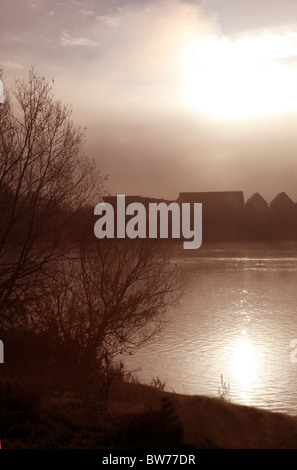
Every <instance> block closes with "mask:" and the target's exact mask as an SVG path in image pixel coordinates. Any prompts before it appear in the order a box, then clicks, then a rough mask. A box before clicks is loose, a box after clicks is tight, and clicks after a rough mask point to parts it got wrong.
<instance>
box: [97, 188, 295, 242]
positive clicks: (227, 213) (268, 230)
mask: <svg viewBox="0 0 297 470" xmlns="http://www.w3.org/2000/svg"><path fill="white" fill-rule="evenodd" d="M104 201H105V202H109V203H111V204H112V205H113V206H114V207H115V205H116V196H107V197H104ZM132 202H141V203H142V204H144V205H145V206H147V205H148V204H149V203H152V202H154V203H161V202H165V203H166V204H170V203H171V202H177V203H178V204H182V203H195V202H196V203H197V202H200V203H202V220H203V241H219V240H226V241H228V240H230V241H233V240H234V241H236V240H297V204H296V203H295V202H294V201H292V199H290V198H289V196H288V195H287V194H286V193H284V192H281V193H279V194H278V195H277V196H276V197H275V198H274V199H273V200H272V201H271V202H270V203H268V202H267V201H266V200H265V199H264V198H263V197H262V196H261V195H260V194H259V193H255V194H253V195H252V196H251V197H250V198H249V199H248V200H247V201H246V202H245V201H244V196H243V192H242V191H217V192H182V193H179V197H178V198H177V199H176V200H175V201H173V200H171V201H169V200H164V199H155V198H148V197H142V196H126V204H130V203H132ZM168 225H169V238H170V229H171V218H170V212H169V219H168Z"/></svg>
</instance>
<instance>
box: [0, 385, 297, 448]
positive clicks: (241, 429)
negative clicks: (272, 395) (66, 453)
mask: <svg viewBox="0 0 297 470" xmlns="http://www.w3.org/2000/svg"><path fill="white" fill-rule="evenodd" d="M98 390H99V384H98V383H97V382H96V380H88V381H87V380H86V381H85V382H84V383H83V384H82V385H80V386H79V387H77V386H76V387H67V386H63V387H59V388H58V387H56V386H52V387H50V386H49V385H48V384H45V383H44V382H43V383H41V382H40V381H38V380H36V379H35V380H34V381H32V380H26V381H24V380H22V381H21V382H17V381H11V380H10V381H9V380H8V381H4V380H3V381H2V382H1V401H0V417H1V421H0V423H1V424H0V438H1V441H2V448H10V449H12V448H14V449H15V448H36V449H40V448H86V449H92V448H93V449H94V448H95V449H96V448H105V449H116V448H121V449H133V448H134V449H136V448H140V449H149V448H160V449H170V448H171V449H191V448H196V449H201V448H226V449H227V448H233V449H234V448H251V449H256V448H297V418H296V417H290V416H288V415H284V414H281V413H272V412H269V411H265V410H260V409H256V408H252V407H247V406H241V405H236V404H233V403H230V402H226V401H224V400H222V399H219V398H209V397H204V396H186V395H178V394H173V393H167V392H164V391H161V390H158V389H157V388H154V387H150V386H146V385H142V384H131V383H125V382H123V381H117V380H115V381H114V382H113V383H112V386H111V390H110V396H109V400H108V403H107V405H106V406H105V405H104V403H103V401H102V398H101V396H100V393H99V392H98Z"/></svg>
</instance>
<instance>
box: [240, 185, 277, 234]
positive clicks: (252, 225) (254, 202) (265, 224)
mask: <svg viewBox="0 0 297 470" xmlns="http://www.w3.org/2000/svg"><path fill="white" fill-rule="evenodd" d="M245 210H246V233H247V237H248V238H251V239H264V240H265V239H269V238H271V237H272V231H271V216H270V208H269V205H268V203H267V201H265V199H264V198H263V197H262V196H261V194H259V193H254V194H253V195H252V196H251V197H250V198H249V199H248V200H247V202H246V204H245Z"/></svg>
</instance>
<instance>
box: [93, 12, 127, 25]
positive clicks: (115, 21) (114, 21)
mask: <svg viewBox="0 0 297 470" xmlns="http://www.w3.org/2000/svg"><path fill="white" fill-rule="evenodd" d="M96 19H97V20H99V21H101V22H102V23H105V24H106V25H108V26H113V27H115V26H119V25H120V24H121V23H122V21H121V19H120V18H117V17H116V16H110V15H101V16H100V15H99V16H96Z"/></svg>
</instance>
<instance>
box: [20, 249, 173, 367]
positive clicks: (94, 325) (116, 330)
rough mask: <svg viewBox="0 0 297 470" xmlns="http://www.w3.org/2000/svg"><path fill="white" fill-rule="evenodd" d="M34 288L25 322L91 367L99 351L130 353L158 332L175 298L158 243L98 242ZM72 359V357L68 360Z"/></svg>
mask: <svg viewBox="0 0 297 470" xmlns="http://www.w3.org/2000/svg"><path fill="white" fill-rule="evenodd" d="M60 268H61V269H60V271H59V272H57V271H55V273H53V276H52V278H51V279H48V280H47V282H46V283H44V285H43V286H41V285H40V286H39V287H38V288H37V291H35V294H34V296H33V302H31V303H30V302H29V304H28V313H29V318H30V320H29V321H30V323H31V324H32V325H34V326H35V327H36V329H37V330H39V331H47V332H49V334H50V336H52V337H53V338H55V342H56V343H57V344H58V343H62V344H64V345H65V346H66V348H67V346H68V347H69V348H70V349H71V347H74V349H75V351H76V352H77V354H78V355H77V357H76V361H77V362H78V363H80V364H81V365H83V366H85V367H88V368H89V367H92V366H94V365H95V363H96V360H97V359H100V355H101V354H102V351H106V350H108V351H109V350H110V349H112V354H113V356H114V355H116V354H119V353H132V352H133V351H134V350H135V349H136V348H139V347H140V346H142V345H143V344H145V343H146V342H147V341H149V340H150V339H151V338H153V337H155V335H156V334H157V333H158V332H160V331H161V329H162V327H163V325H164V323H165V321H166V317H165V312H166V310H167V308H168V307H169V306H171V305H175V304H176V302H177V301H178V299H179V296H180V288H181V281H180V277H179V274H178V272H177V271H176V266H175V265H174V264H173V263H171V262H170V258H169V256H168V255H167V254H166V250H164V246H162V245H160V242H157V241H154V242H152V241H151V240H146V241H144V240H141V241H140V240H139V241H136V240H133V241H132V240H129V241H128V240H100V241H97V242H94V243H93V244H92V246H90V245H87V246H86V245H81V248H80V252H79V256H78V257H77V258H75V259H69V260H68V261H63V263H62V264H61V267H60ZM73 357H74V356H73Z"/></svg>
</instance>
